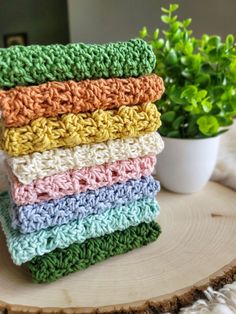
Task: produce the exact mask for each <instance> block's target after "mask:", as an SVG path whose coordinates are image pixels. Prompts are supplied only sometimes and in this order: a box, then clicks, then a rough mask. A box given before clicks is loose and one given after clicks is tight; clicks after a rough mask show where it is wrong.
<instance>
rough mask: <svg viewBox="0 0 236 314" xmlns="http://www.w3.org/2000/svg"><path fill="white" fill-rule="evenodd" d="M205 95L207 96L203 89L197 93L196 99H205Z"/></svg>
mask: <svg viewBox="0 0 236 314" xmlns="http://www.w3.org/2000/svg"><path fill="white" fill-rule="evenodd" d="M206 95H207V91H206V90H205V89H202V90H200V91H199V92H198V93H197V98H198V99H199V101H200V100H201V99H203V98H205V97H206Z"/></svg>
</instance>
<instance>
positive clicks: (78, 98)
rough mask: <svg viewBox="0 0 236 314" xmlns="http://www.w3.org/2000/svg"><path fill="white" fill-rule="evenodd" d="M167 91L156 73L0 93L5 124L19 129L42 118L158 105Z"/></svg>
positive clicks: (0, 106)
mask: <svg viewBox="0 0 236 314" xmlns="http://www.w3.org/2000/svg"><path fill="white" fill-rule="evenodd" d="M163 92H164V84H163V80H162V79H161V78H160V77H158V76H157V75H156V74H152V75H147V76H141V77H138V78H134V77H129V78H109V79H107V80H105V79H99V80H85V81H80V82H75V81H66V82H48V83H45V84H41V85H38V86H28V87H16V88H12V89H10V90H8V91H0V108H1V110H2V115H3V118H4V124H5V125H6V126H8V127H19V126H23V125H26V124H28V123H29V122H30V121H32V120H35V119H37V118H40V117H54V116H56V115H59V114H64V113H79V112H87V111H90V112H92V111H95V110H96V109H106V110H107V109H114V108H119V107H121V106H122V105H126V106H128V105H138V104H143V103H148V102H155V101H156V100H158V99H160V98H161V96H162V94H163Z"/></svg>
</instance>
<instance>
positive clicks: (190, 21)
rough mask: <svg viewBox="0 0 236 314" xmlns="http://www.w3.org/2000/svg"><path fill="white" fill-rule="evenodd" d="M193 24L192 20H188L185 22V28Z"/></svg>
mask: <svg viewBox="0 0 236 314" xmlns="http://www.w3.org/2000/svg"><path fill="white" fill-rule="evenodd" d="M191 23H192V19H186V20H184V21H183V26H184V27H185V28H187V27H188V26H189V25H190V24H191Z"/></svg>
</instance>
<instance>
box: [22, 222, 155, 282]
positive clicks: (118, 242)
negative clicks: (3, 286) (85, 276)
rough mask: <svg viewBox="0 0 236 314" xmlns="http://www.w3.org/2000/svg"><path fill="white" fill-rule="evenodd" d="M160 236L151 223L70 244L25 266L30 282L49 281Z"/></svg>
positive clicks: (135, 247) (36, 258) (125, 251)
mask: <svg viewBox="0 0 236 314" xmlns="http://www.w3.org/2000/svg"><path fill="white" fill-rule="evenodd" d="M160 233H161V228H160V226H159V225H158V224H157V223H156V222H154V221H152V222H150V223H148V224H147V223H141V224H139V225H138V226H135V227H129V228H128V229H126V230H123V231H115V232H113V233H111V234H107V235H105V236H102V237H99V238H94V239H88V240H86V241H85V242H84V243H82V244H78V243H74V244H71V245H70V246H69V247H68V248H66V249H56V250H54V251H53V252H51V253H48V254H45V255H43V256H38V257H34V258H33V259H32V261H30V262H29V263H28V264H27V266H28V268H29V270H30V272H31V275H32V278H33V281H34V282H37V283H44V282H52V281H55V280H57V279H59V278H61V277H64V276H66V275H68V274H70V273H73V272H76V271H79V270H82V269H86V268H88V267H89V266H91V265H94V264H96V263H97V262H101V261H103V260H105V259H107V258H109V257H112V256H115V255H119V254H124V253H127V252H128V251H131V250H133V249H137V248H140V247H141V246H144V245H147V244H149V243H151V242H153V241H155V240H156V239H157V238H158V236H159V235H160Z"/></svg>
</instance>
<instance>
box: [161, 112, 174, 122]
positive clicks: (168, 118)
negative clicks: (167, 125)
mask: <svg viewBox="0 0 236 314" xmlns="http://www.w3.org/2000/svg"><path fill="white" fill-rule="evenodd" d="M175 116H176V114H175V112H174V111H168V112H165V113H163V114H162V115H161V120H162V121H164V122H173V121H174V119H175Z"/></svg>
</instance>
